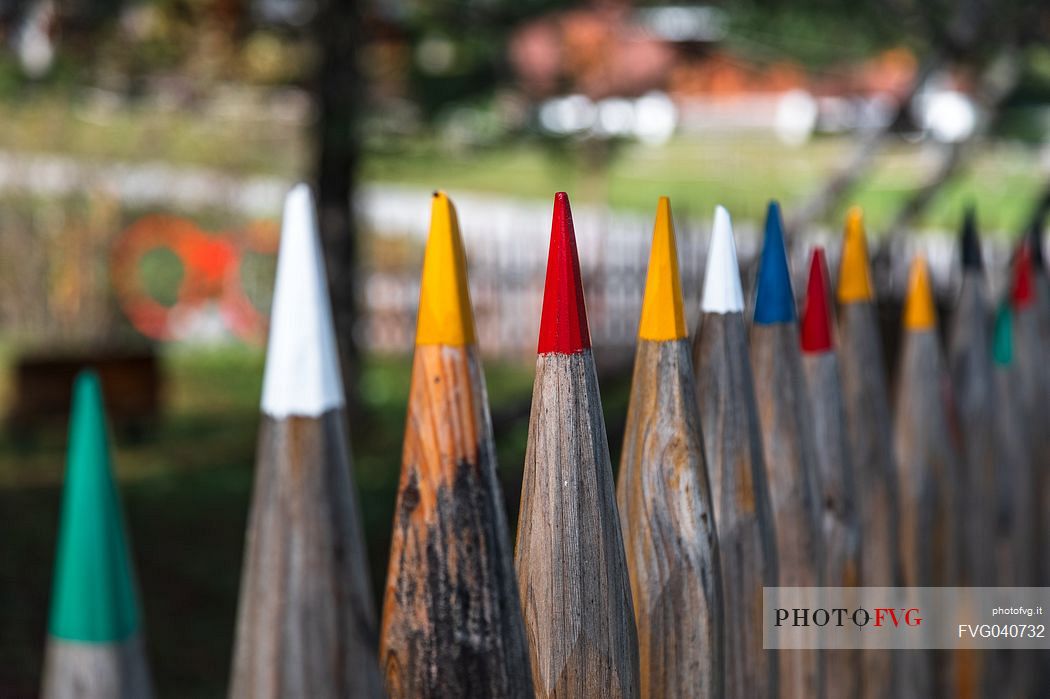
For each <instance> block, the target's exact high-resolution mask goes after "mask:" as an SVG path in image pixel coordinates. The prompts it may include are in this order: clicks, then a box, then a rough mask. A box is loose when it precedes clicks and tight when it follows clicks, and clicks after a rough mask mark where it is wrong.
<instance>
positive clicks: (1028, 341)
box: [993, 238, 1050, 584]
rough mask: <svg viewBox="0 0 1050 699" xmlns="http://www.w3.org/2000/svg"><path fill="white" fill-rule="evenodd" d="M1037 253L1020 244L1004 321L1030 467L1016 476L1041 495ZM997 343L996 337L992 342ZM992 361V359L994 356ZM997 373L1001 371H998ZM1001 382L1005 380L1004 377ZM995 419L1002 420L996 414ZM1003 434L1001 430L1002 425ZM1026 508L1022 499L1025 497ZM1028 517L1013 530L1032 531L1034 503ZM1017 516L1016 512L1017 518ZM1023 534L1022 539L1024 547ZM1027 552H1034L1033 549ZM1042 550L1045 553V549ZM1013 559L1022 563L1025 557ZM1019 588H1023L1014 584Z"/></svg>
mask: <svg viewBox="0 0 1050 699" xmlns="http://www.w3.org/2000/svg"><path fill="white" fill-rule="evenodd" d="M1035 249H1036V247H1035V245H1034V244H1033V241H1032V239H1031V238H1029V239H1027V240H1025V241H1024V242H1023V243H1022V244H1021V247H1020V249H1019V250H1018V254H1017V257H1016V259H1015V260H1014V278H1013V284H1012V288H1011V294H1010V300H1011V313H1010V315H1009V316H1008V317H1009V319H1010V325H1011V333H1010V336H1011V339H1012V341H1013V346H1012V347H1011V350H1012V351H1011V353H1010V355H1011V361H1010V362H1009V363H1008V365H1007V366H1008V367H1010V368H1009V369H1008V372H1007V373H1013V374H1014V388H1013V390H1012V391H1011V392H1010V393H1009V394H1008V395H1012V396H1014V397H1015V399H1016V400H1017V402H1018V406H1017V407H1018V408H1019V414H1018V415H1017V417H1018V418H1019V419H1020V420H1021V421H1022V422H1023V423H1025V434H1026V435H1027V437H1028V441H1029V443H1030V447H1029V449H1030V454H1029V459H1028V460H1029V461H1030V467H1029V468H1027V469H1025V470H1024V471H1022V472H1021V473H1019V474H1017V475H1018V477H1020V478H1021V479H1022V483H1023V486H1022V487H1023V488H1025V489H1030V490H1034V491H1036V492H1040V491H1041V490H1042V488H1043V487H1045V485H1046V484H1045V483H1043V480H1044V478H1046V474H1047V471H1050V430H1048V429H1047V427H1048V425H1050V422H1048V420H1047V414H1048V412H1050V368H1048V362H1047V359H1048V358H1050V342H1048V340H1047V337H1046V333H1045V328H1044V327H1043V322H1044V318H1043V315H1042V313H1043V308H1042V307H1041V304H1043V303H1045V300H1044V299H1043V296H1044V295H1045V294H1046V293H1047V290H1046V289H1045V288H1044V287H1045V282H1046V278H1045V272H1044V270H1042V269H1041V267H1040V264H1039V262H1038V260H1039V257H1038V256H1036V255H1035V254H1034V252H1033V251H1034V250H1035ZM996 339H998V337H997V338H996ZM993 359H994V356H993ZM998 373H1002V372H998ZM1004 381H1008V379H1007V378H1006V377H1004ZM996 414H997V416H998V417H1002V414H1001V411H997V413H996ZM1002 429H1003V430H1006V429H1007V426H1006V425H1003V426H1002ZM1001 436H1002V439H1000V440H999V449H1000V450H1001V451H1003V450H1010V449H1016V448H1017V446H1018V445H1017V444H1016V443H1015V442H1013V441H1010V439H1009V437H1010V435H1009V434H1003V435H1001ZM1004 440H1006V442H1007V443H1004ZM1025 504H1026V506H1027V498H1025ZM1034 505H1035V510H1034V511H1033V512H1030V513H1029V512H1025V513H1024V516H1025V517H1027V519H1020V518H1019V519H1018V522H1017V527H1018V528H1021V527H1027V528H1028V529H1029V530H1031V531H1032V532H1033V533H1034V532H1036V527H1037V524H1036V521H1037V518H1038V517H1037V514H1036V512H1037V511H1038V502H1036V503H1034ZM1018 514H1019V515H1020V514H1021V513H1018ZM1027 539H1028V535H1025V545H1027ZM1026 551H1036V549H1035V547H1034V545H1033V547H1032V548H1031V549H1026ZM1044 551H1045V549H1044ZM1018 555H1023V556H1025V557H1026V558H1027V557H1028V555H1029V554H1022V553H1021V552H1020V551H1018ZM1030 555H1032V558H1033V560H1038V558H1039V555H1038V551H1036V553H1034V554H1030ZM1024 572H1025V578H1026V579H1027V580H1029V582H1028V583H1027V584H1035V580H1034V577H1035V575H1034V574H1032V575H1029V573H1028V571H1024ZM1015 584H1024V583H1015Z"/></svg>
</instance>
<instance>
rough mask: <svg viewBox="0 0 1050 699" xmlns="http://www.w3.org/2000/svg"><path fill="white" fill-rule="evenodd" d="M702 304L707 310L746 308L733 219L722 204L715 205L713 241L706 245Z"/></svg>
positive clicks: (729, 311)
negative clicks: (734, 237) (741, 285)
mask: <svg viewBox="0 0 1050 699" xmlns="http://www.w3.org/2000/svg"><path fill="white" fill-rule="evenodd" d="M700 307H701V310H703V312H704V313H740V312H743V310H744V292H743V290H742V289H741V288H740V265H739V264H738V263H737V261H736V242H735V241H734V240H733V222H732V221H731V220H730V218H729V212H728V211H726V210H725V207H722V206H718V207H715V223H714V227H712V229H711V245H710V246H709V247H708V249H707V267H706V269H705V270H704V295H703V299H702V300H701V302H700Z"/></svg>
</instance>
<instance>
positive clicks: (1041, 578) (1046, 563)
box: [1033, 240, 1050, 682]
mask: <svg viewBox="0 0 1050 699" xmlns="http://www.w3.org/2000/svg"><path fill="white" fill-rule="evenodd" d="M1038 244H1040V245H1041V244H1042V241H1041V240H1040V241H1039V243H1038ZM1034 281H1035V303H1036V308H1037V310H1038V313H1039V321H1038V323H1039V337H1040V341H1039V343H1040V346H1042V347H1043V350H1044V352H1047V351H1050V350H1047V348H1050V275H1048V274H1047V270H1046V268H1045V267H1037V268H1036V270H1035V274H1034ZM1045 356H1046V355H1045V354H1044V357H1045ZM1043 382H1044V383H1043V391H1044V393H1043V395H1044V396H1045V399H1046V401H1047V407H1046V409H1047V410H1050V362H1046V361H1044V362H1043ZM1045 424H1046V423H1045V422H1044V426H1045ZM1043 449H1045V450H1046V451H1044V452H1043V454H1042V455H1041V456H1039V455H1038V454H1036V455H1035V457H1034V458H1036V461H1035V464H1034V467H1035V475H1034V477H1035V483H1036V485H1035V487H1036V492H1037V493H1038V496H1037V505H1036V519H1035V521H1033V526H1034V527H1035V529H1036V533H1035V539H1036V546H1037V547H1038V554H1037V556H1036V563H1035V568H1036V576H1037V577H1036V579H1037V581H1038V584H1039V585H1043V586H1046V585H1050V429H1044V430H1043ZM1046 679H1047V681H1048V682H1050V671H1048V672H1047V675H1046Z"/></svg>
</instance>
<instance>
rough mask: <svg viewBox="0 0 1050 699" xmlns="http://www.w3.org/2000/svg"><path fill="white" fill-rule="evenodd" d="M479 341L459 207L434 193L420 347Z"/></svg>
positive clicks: (418, 331) (421, 287) (422, 282)
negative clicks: (457, 213) (460, 232)
mask: <svg viewBox="0 0 1050 699" xmlns="http://www.w3.org/2000/svg"><path fill="white" fill-rule="evenodd" d="M475 341H476V339H475V333H474V313H473V311H472V310H471V305H470V288H469V287H468V285H467V256H466V254H465V253H464V251H463V239H462V237H461V236H460V234H459V220H458V218H457V217H456V207H455V206H453V205H452V201H451V200H450V199H449V198H448V195H446V194H445V193H444V192H434V198H433V202H432V204H431V208H430V234H429V236H428V237H427V249H426V252H425V253H424V256H423V276H422V279H421V280H420V285H419V319H418V321H417V325H416V344H417V345H450V346H454V347H461V346H463V345H470V344H474V342H475Z"/></svg>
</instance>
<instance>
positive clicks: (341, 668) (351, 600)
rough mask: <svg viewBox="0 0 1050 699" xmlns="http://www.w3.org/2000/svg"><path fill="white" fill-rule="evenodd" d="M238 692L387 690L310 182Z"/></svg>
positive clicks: (272, 386)
mask: <svg viewBox="0 0 1050 699" xmlns="http://www.w3.org/2000/svg"><path fill="white" fill-rule="evenodd" d="M262 412H263V416H262V425H261V428H260V434H259V444H258V455H257V457H256V473H255V488H254V492H253V494H252V505H251V512H250V515H249V521H248V531H247V538H246V542H245V555H244V564H243V570H242V574H241V593H240V606H239V609H238V615H237V630H236V646H235V650H234V660H233V677H232V684H231V688H230V696H231V697H234V698H236V699H242V698H243V699H248V698H251V699H267V698H276V697H293V696H295V697H312V698H315V699H324V698H326V697H346V696H353V697H374V696H379V695H380V694H381V682H380V678H379V666H378V662H377V658H376V645H377V644H376V640H377V638H376V636H377V634H376V628H375V608H374V604H373V601H372V595H371V586H370V582H369V576H368V565H367V561H366V557H365V549H364V539H363V536H362V526H361V518H360V509H359V506H358V503H357V496H356V493H355V489H354V483H353V478H352V475H351V467H350V451H349V446H348V440H347V435H346V415H345V411H344V397H343V384H342V379H341V376H340V370H339V363H338V354H337V352H336V344H335V336H334V333H333V328H332V315H331V307H330V305H329V300H328V285H327V283H326V281H325V272H324V266H323V261H322V257H321V249H320V242H319V238H318V234H317V226H316V221H315V219H314V208H313V201H312V198H311V196H310V192H309V189H308V188H307V187H306V186H305V185H299V186H297V187H295V188H294V189H293V190H292V191H291V192H290V193H289V195H288V198H287V200H286V201H285V208H284V222H283V226H282V229H281V246H280V251H279V255H278V261H277V281H276V287H275V290H274V297H273V310H272V314H271V325H270V341H269V347H268V350H267V357H266V370H265V377H264V382H263V395H262Z"/></svg>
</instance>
